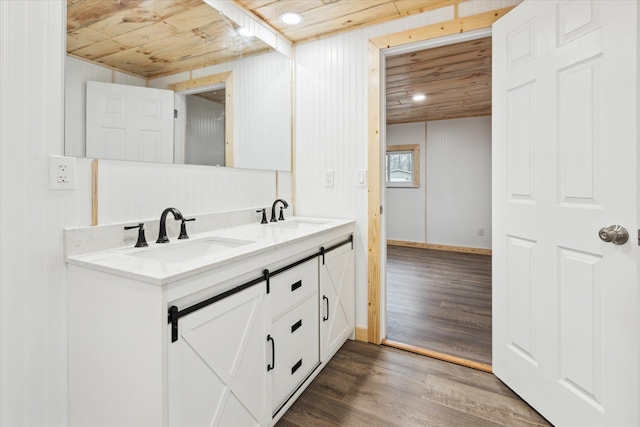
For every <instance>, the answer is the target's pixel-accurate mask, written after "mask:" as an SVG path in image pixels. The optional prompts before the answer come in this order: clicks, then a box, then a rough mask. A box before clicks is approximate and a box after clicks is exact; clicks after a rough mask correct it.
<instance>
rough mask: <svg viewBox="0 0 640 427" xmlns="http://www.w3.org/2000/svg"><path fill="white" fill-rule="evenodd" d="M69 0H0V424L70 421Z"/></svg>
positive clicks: (34, 424) (54, 424) (60, 423)
mask: <svg viewBox="0 0 640 427" xmlns="http://www.w3.org/2000/svg"><path fill="white" fill-rule="evenodd" d="M65 5H66V3H65V2H62V1H46V2H41V1H31V2H26V1H25V2H23V1H1V2H0V63H1V64H2V66H1V67H0V93H1V94H2V96H1V97H0V236H1V237H2V238H1V239H0V424H1V425H3V426H17V425H31V426H44V425H46V426H63V425H67V386H66V384H67V363H66V321H65V317H66V293H65V269H64V262H63V255H62V229H63V227H64V225H65V217H66V212H67V210H68V209H69V208H68V207H67V206H66V201H67V198H68V197H70V195H71V192H66V191H51V190H49V188H48V185H47V184H48V162H49V155H51V154H55V155H62V154H63V137H62V136H63V124H64V118H63V111H64V105H63V99H64V98H63V97H64V93H63V81H64V76H63V70H64V46H65V40H64V36H65Z"/></svg>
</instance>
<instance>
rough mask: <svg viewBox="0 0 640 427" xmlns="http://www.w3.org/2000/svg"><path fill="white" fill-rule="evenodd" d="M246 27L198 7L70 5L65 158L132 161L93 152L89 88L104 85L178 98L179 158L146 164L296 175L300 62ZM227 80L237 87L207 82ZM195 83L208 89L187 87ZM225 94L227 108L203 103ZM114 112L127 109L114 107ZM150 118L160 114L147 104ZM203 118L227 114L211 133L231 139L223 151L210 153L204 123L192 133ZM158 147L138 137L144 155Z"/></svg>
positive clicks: (82, 0)
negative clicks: (294, 85)
mask: <svg viewBox="0 0 640 427" xmlns="http://www.w3.org/2000/svg"><path fill="white" fill-rule="evenodd" d="M238 28H239V25H238V24H236V23H235V22H233V21H232V20H231V19H229V18H227V17H226V16H224V15H222V14H221V13H220V12H218V11H217V10H215V9H214V8H213V7H211V6H209V5H208V4H206V3H204V2H203V1H199V0H191V1H188V2H186V1H179V0H171V1H166V0H164V1H163V0H156V1H148V2H126V3H121V2H104V1H101V0H68V1H67V58H66V61H65V155H67V156H76V157H95V158H123V157H118V156H121V155H122V153H123V152H124V151H126V150H124V149H122V150H111V152H109V150H106V151H102V152H101V151H98V152H92V151H91V150H88V148H89V146H90V145H91V141H87V135H88V134H87V131H88V129H87V128H88V125H89V124H90V123H89V116H88V113H87V82H90V81H95V82H101V83H109V84H115V85H121V86H124V89H125V90H126V89H127V88H134V87H139V88H153V89H163V90H171V91H173V92H174V93H175V98H174V103H175V104H174V105H175V107H173V108H172V110H173V109H175V110H177V117H175V118H174V115H173V114H172V117H171V119H170V120H171V121H172V125H173V126H174V131H173V133H174V138H173V141H172V142H170V143H171V144H172V147H173V148H172V154H171V156H170V158H167V157H166V156H164V157H157V159H156V158H155V157H154V156H155V155H153V154H152V155H147V154H145V155H144V157H145V158H143V159H138V160H143V161H161V162H167V161H168V162H173V163H190V164H208V165H225V166H232V167H239V168H252V169H272V170H284V171H289V170H291V66H292V64H291V60H290V59H289V58H288V57H287V56H286V55H284V54H282V53H279V52H277V51H275V50H274V49H273V48H272V47H271V46H270V45H269V44H267V43H265V42H263V41H262V40H261V39H260V38H258V37H255V36H253V37H248V38H247V37H243V36H240V35H239V34H238V31H237V30H238ZM225 74H226V75H229V76H232V78H231V80H230V81H226V79H224V81H219V82H217V83H211V82H209V84H204V83H203V80H206V79H207V78H210V77H211V76H218V75H225ZM194 82H196V83H197V84H199V85H200V86H199V87H187V88H185V87H183V86H184V85H187V86H189V85H192V86H193V83H194ZM181 85H182V86H181ZM216 85H217V86H216ZM223 87H224V95H223V99H224V103H220V102H215V101H211V100H206V99H205V98H203V97H202V96H203V95H202V96H196V95H197V93H200V92H208V93H211V92H215V93H216V94H217V96H220V95H221V93H222V89H223ZM131 90H133V89H131ZM196 92H197V93H196ZM214 104H216V105H214ZM120 105H124V104H123V103H121V104H120ZM205 105H207V106H208V108H204V107H203V106H205ZM110 107H114V108H116V109H117V108H120V109H121V110H122V109H126V108H125V107H118V103H117V102H115V101H114V102H111V104H110ZM201 107H203V108H201ZM145 108H146V109H145ZM141 109H142V110H143V111H146V112H148V111H154V110H155V109H157V107H155V106H152V105H151V104H146V107H144V108H143V107H141ZM189 110H191V114H189ZM200 110H217V112H218V113H219V114H218V116H216V117H215V118H214V119H211V120H210V121H209V124H210V125H209V128H210V129H209V130H211V131H212V132H213V136H211V138H218V139H219V138H220V137H221V135H224V142H223V144H222V145H220V143H216V144H214V146H208V145H205V144H204V142H203V141H204V139H205V138H210V137H209V136H205V135H204V134H203V133H201V132H200V131H203V129H198V128H197V126H198V125H197V124H187V123H188V120H190V118H189V116H191V119H195V118H196V117H197V116H199V115H200V114H201V111H200ZM171 112H172V113H173V111H171ZM223 112H224V113H223ZM202 114H204V113H202ZM203 122H204V120H203ZM200 124H201V125H202V123H200ZM109 132H110V133H109V135H110V137H111V138H114V139H116V140H117V138H119V136H118V135H117V132H116V131H114V130H110V131H109ZM176 135H177V137H176ZM182 135H184V137H182ZM194 138H195V139H194ZM156 139H157V138H156V137H154V136H153V135H152V132H146V133H144V134H142V136H139V137H136V138H135V140H136V141H138V143H137V145H136V146H135V150H140V151H141V152H145V151H146V148H144V147H150V146H154V141H155V140H156ZM127 147H129V146H128V145H127ZM212 147H214V148H212ZM129 151H131V150H129ZM114 153H115V154H114Z"/></svg>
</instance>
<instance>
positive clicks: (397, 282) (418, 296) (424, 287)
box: [387, 246, 491, 365]
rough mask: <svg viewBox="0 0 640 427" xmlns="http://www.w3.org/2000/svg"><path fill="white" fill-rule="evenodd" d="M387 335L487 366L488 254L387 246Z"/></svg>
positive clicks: (489, 303) (489, 352)
mask: <svg viewBox="0 0 640 427" xmlns="http://www.w3.org/2000/svg"><path fill="white" fill-rule="evenodd" d="M387 339H389V340H392V341H397V342H401V343H404V344H410V345H412V346H416V347H421V348H425V349H428V350H433V351H436V352H439V353H444V354H448V355H452V356H456V357H460V358H463V359H468V360H471V361H475V362H479V363H483V364H486V365H491V256H489V255H478V254H468V253H458V252H447V251H438V250H432V249H421V248H408V247H401V246H387Z"/></svg>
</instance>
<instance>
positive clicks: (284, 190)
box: [276, 171, 293, 215]
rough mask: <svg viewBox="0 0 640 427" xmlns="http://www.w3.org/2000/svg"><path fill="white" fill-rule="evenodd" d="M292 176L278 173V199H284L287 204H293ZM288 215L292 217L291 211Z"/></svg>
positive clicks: (282, 172) (281, 172) (286, 172)
mask: <svg viewBox="0 0 640 427" xmlns="http://www.w3.org/2000/svg"><path fill="white" fill-rule="evenodd" d="M292 178H293V174H292V173H291V172H288V171H278V188H277V190H278V193H277V194H276V195H277V196H278V198H279V199H285V200H286V201H287V202H289V204H291V202H293V197H292V196H293V193H292V190H293V182H292ZM289 215H293V209H292V208H291V209H290V210H289Z"/></svg>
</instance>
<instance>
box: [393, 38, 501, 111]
mask: <svg viewBox="0 0 640 427" xmlns="http://www.w3.org/2000/svg"><path fill="white" fill-rule="evenodd" d="M415 94H424V95H426V97H427V98H426V99H425V100H424V101H413V100H412V98H413V95H415ZM386 96H387V104H386V108H387V124H399V123H413V122H422V121H431V120H445V119H456V118H463V117H477V116H488V115H491V37H486V38H482V39H477V40H471V41H468V42H463V43H457V44H453V45H447V46H441V47H437V48H432V49H425V50H422V51H419V52H410V53H404V54H401V55H395V56H389V57H387V64H386Z"/></svg>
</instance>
